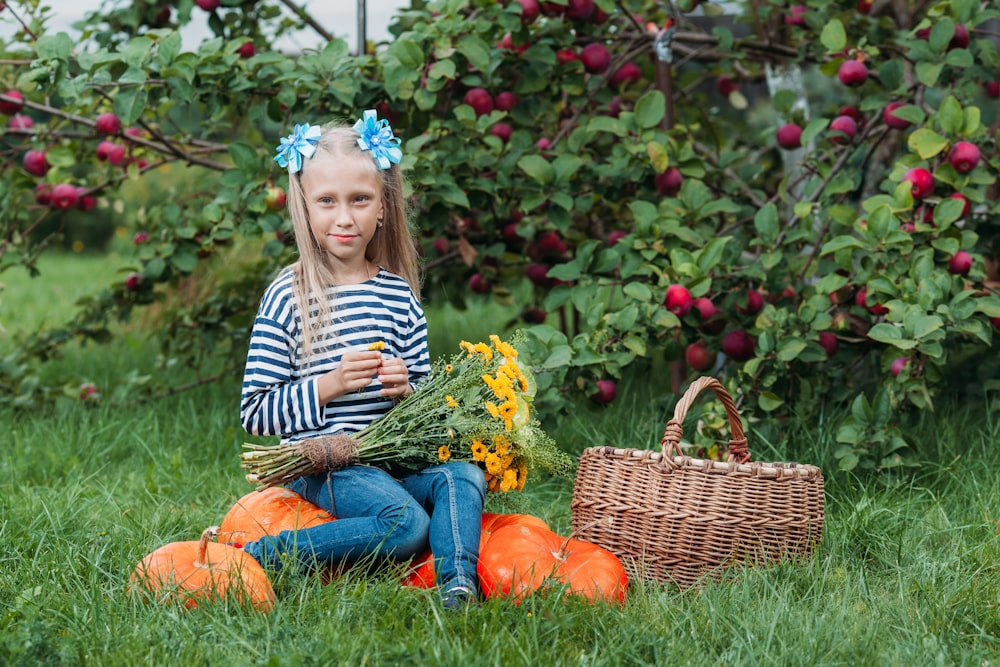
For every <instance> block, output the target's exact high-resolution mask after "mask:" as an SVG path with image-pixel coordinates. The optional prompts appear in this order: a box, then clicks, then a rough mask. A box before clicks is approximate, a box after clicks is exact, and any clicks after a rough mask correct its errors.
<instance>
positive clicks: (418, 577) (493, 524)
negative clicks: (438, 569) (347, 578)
mask: <svg viewBox="0 0 1000 667" xmlns="http://www.w3.org/2000/svg"><path fill="white" fill-rule="evenodd" d="M510 525H521V526H536V527H540V528H546V529H547V528H548V527H549V524H547V523H545V520H544V519H540V518H538V517H537V516H532V515H530V514H493V513H490V512H483V532H482V534H481V535H480V537H479V550H480V551H482V550H483V545H485V544H486V542H487V540H489V538H490V536H491V535H492V534H493V532H494V531H496V530H497V529H499V528H502V527H503V526H510ZM403 585H404V586H415V587H417V588H433V587H434V554H432V553H431V552H430V550H429V549H428V550H427V551H426V552H425V553H424V554H423V555H422V556H420V558H417V559H416V560H414V561H413V562H412V563H411V564H410V568H409V569H408V570H407V571H406V574H405V576H404V579H403Z"/></svg>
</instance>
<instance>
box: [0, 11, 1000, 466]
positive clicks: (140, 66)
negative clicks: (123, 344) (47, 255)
mask: <svg viewBox="0 0 1000 667" xmlns="http://www.w3.org/2000/svg"><path fill="white" fill-rule="evenodd" d="M15 9H16V10H17V11H18V12H20V13H19V14H18V18H17V20H18V21H23V25H24V29H23V30H22V31H21V33H20V34H19V38H18V40H16V41H15V42H12V43H10V44H5V45H2V48H3V50H4V54H3V56H2V57H3V58H4V63H6V64H5V65H4V68H5V69H4V70H3V72H2V74H0V81H2V85H3V87H4V90H7V91H8V92H7V93H5V94H3V95H2V97H0V102H2V103H3V108H0V111H2V112H3V113H6V114H7V115H8V116H10V123H9V124H8V129H7V130H6V131H5V132H4V137H3V145H2V146H0V156H2V158H0V159H3V161H4V170H5V173H7V174H9V175H10V177H9V178H6V179H5V180H4V183H3V185H0V199H2V200H3V208H4V210H5V211H13V212H14V213H13V214H12V215H9V216H5V219H4V222H3V225H4V230H3V231H4V238H5V242H4V245H3V247H2V249H0V269H2V268H3V267H5V266H10V265H13V264H25V265H28V266H31V265H33V262H34V258H36V257H37V256H38V253H39V252H42V251H43V250H44V248H45V244H46V243H47V242H48V241H47V239H44V238H43V239H39V238H38V237H37V235H32V234H31V233H30V232H31V230H32V225H36V224H37V221H38V220H41V219H43V218H45V217H48V216H59V215H60V214H61V211H65V210H66V209H68V208H71V207H73V206H79V205H81V204H80V201H81V196H87V195H89V196H91V197H94V198H95V199H96V201H97V202H99V203H100V206H99V207H98V209H97V210H98V211H100V209H101V207H106V206H113V205H114V203H115V202H116V201H117V198H118V197H119V194H118V193H119V192H120V190H121V188H122V186H123V185H124V184H126V183H128V182H131V181H135V180H141V179H146V178H155V177H156V174H157V173H160V172H162V171H163V170H168V169H172V168H178V167H179V166H181V165H186V166H187V168H188V169H191V170H196V172H197V173H198V174H200V175H199V177H198V181H197V182H198V185H197V186H196V187H193V188H191V190H190V191H185V192H182V193H177V196H176V197H171V198H168V199H166V200H164V201H162V202H156V203H153V204H150V205H147V206H145V207H144V208H143V210H142V215H141V216H137V218H136V221H135V227H136V230H135V231H136V233H137V236H136V242H137V243H136V254H135V270H134V271H133V272H131V273H129V274H128V275H127V276H126V277H125V278H124V280H123V281H122V282H121V283H120V284H118V285H112V286H110V287H109V289H108V290H107V291H106V292H105V293H103V294H101V295H99V296H96V297H94V298H93V299H91V300H89V301H88V302H86V303H84V304H82V306H81V310H80V312H79V313H78V314H77V316H76V317H75V318H74V319H73V320H72V321H71V322H69V323H68V324H67V326H66V327H63V328H60V329H57V330H53V331H47V332H42V333H40V334H39V335H37V336H34V337H32V339H31V340H30V341H26V344H25V345H24V346H23V352H22V353H21V356H20V357H19V358H18V359H15V360H11V362H10V363H8V364H7V366H6V367H5V368H6V370H4V371H2V373H3V377H2V382H3V383H4V384H5V385H7V386H8V387H10V388H11V390H12V391H11V393H10V395H12V396H17V397H19V398H18V399H17V400H21V401H22V402H25V403H29V402H30V401H31V400H32V397H33V396H34V395H36V394H37V393H38V392H41V391H43V389H42V388H39V387H38V386H37V385H36V384H34V383H33V382H32V381H31V380H30V378H32V377H33V375H32V373H31V370H30V369H31V359H44V358H46V357H47V356H50V355H52V354H54V353H56V352H57V350H58V348H59V346H61V345H62V344H64V343H65V342H66V341H68V340H72V339H74V338H78V337H84V338H95V339H104V338H107V336H108V335H109V334H108V331H109V328H108V325H109V323H110V322H113V321H115V320H117V319H120V318H124V317H127V316H128V315H129V313H130V312H131V311H132V310H133V309H134V308H136V307H137V306H142V305H146V304H149V303H153V302H157V301H160V300H162V299H163V298H164V295H165V294H167V293H169V291H170V290H171V288H172V287H176V286H177V285H178V283H179V282H181V281H183V280H185V279H186V277H188V276H191V275H192V274H196V273H197V272H198V271H199V270H201V268H200V267H202V266H206V265H209V266H210V263H211V262H212V261H214V260H213V258H214V257H217V256H218V255H219V254H223V253H224V252H225V251H226V247H227V244H230V243H233V242H234V240H238V241H239V242H241V243H247V244H249V245H250V247H253V248H255V249H256V250H257V254H256V255H255V256H254V257H252V258H251V259H249V260H248V259H244V260H243V261H242V262H241V263H240V267H241V270H238V271H235V272H232V271H230V272H228V273H229V276H228V278H227V279H221V278H220V279H219V280H218V282H217V284H215V285H214V286H213V289H212V290H211V291H210V294H209V296H208V297H207V298H205V299H203V300H201V301H199V302H198V303H196V304H187V305H183V306H181V307H179V308H178V310H177V312H176V313H174V315H173V317H172V318H171V325H170V326H169V327H166V330H165V331H164V335H163V343H162V344H163V350H164V356H165V357H167V358H172V359H179V360H182V361H183V362H185V363H187V364H188V365H189V366H191V367H192V368H197V367H199V365H200V363H201V361H202V360H203V358H204V356H205V355H212V356H213V357H223V358H227V359H229V362H230V367H234V366H238V365H239V364H241V363H242V358H241V357H240V355H239V354H236V353H235V352H238V351H239V349H240V344H241V342H242V341H243V340H245V337H246V330H247V327H248V323H249V318H250V317H251V316H252V313H253V310H254V308H255V305H256V299H257V298H258V297H259V293H260V290H261V289H262V286H263V283H264V282H266V278H267V276H268V275H269V274H270V271H271V270H273V269H274V268H276V267H277V266H280V265H282V264H285V263H288V262H289V261H292V260H293V259H294V256H293V249H292V247H291V245H290V242H289V241H290V237H289V234H290V229H289V226H288V224H287V222H286V220H285V216H284V215H283V214H282V212H281V210H280V208H281V199H282V195H283V192H282V189H283V187H284V179H285V178H286V175H285V174H283V173H281V172H280V170H278V169H277V168H276V167H275V165H273V164H272V163H271V161H270V155H271V153H272V150H273V145H274V144H275V143H276V138H277V137H279V136H283V135H284V134H286V133H287V131H288V128H289V126H290V124H292V123H296V122H306V121H308V122H322V121H324V120H326V119H328V118H332V117H339V118H345V119H346V118H353V117H355V116H357V115H358V112H359V110H361V109H365V108H376V109H378V110H379V111H380V114H382V115H384V116H387V117H389V119H390V121H391V122H392V124H393V127H394V128H395V129H396V131H397V133H398V134H399V135H400V136H401V137H402V138H403V140H404V146H403V149H404V155H405V158H404V167H405V169H406V173H407V176H408V179H409V183H410V187H411V189H412V203H413V214H414V216H413V219H414V223H415V224H416V225H417V226H418V227H419V229H420V231H421V240H422V243H423V245H424V252H425V257H426V260H427V269H428V282H427V290H426V291H427V294H426V299H427V300H428V301H433V300H434V299H440V298H445V297H447V298H451V299H454V300H456V301H459V302H464V301H466V300H468V299H477V298H478V299H481V298H500V299H504V300H506V301H508V302H509V301H516V302H518V307H519V308H520V311H521V319H522V320H523V323H524V325H525V326H526V329H527V331H528V332H529V334H530V336H529V340H530V349H529V350H528V352H529V353H530V355H531V357H532V359H533V362H534V363H535V364H536V366H537V367H538V368H539V370H540V373H539V377H540V388H539V389H540V396H539V400H540V401H542V402H544V403H545V404H546V405H547V406H549V407H550V408H553V409H558V408H560V407H562V406H565V405H566V404H567V401H569V400H570V399H571V398H572V397H573V396H574V395H575V394H580V393H582V394H583V395H585V396H592V397H593V398H594V400H595V401H598V402H603V403H607V402H610V401H613V399H614V396H615V391H614V388H615V381H616V380H617V379H618V378H620V377H622V375H623V374H624V373H626V372H629V370H630V369H632V370H635V369H643V368H654V367H658V364H664V363H669V367H670V372H671V374H672V375H671V377H670V381H669V384H670V385H671V386H672V388H673V389H675V390H676V389H678V388H679V387H680V385H681V384H682V383H683V382H685V381H686V380H687V379H689V378H690V377H691V376H693V375H694V374H701V373H714V374H718V375H721V376H724V377H725V378H726V381H727V384H729V386H730V388H731V390H732V391H733V393H734V395H738V396H739V397H740V402H741V406H742V408H743V409H744V410H745V411H751V412H752V413H753V414H755V415H756V416H758V417H761V418H763V417H765V416H769V417H773V418H786V417H788V416H791V415H796V416H805V417H806V418H808V417H809V415H810V411H811V410H813V409H815V407H816V406H817V405H820V404H822V403H823V401H824V400H845V401H847V400H850V401H853V410H852V411H851V415H850V417H849V418H848V419H847V420H846V421H845V423H844V424H842V425H841V426H840V430H839V433H838V438H839V439H840V440H841V442H842V443H843V447H842V448H841V450H840V451H839V452H838V455H839V456H840V461H841V467H842V468H844V469H853V468H855V467H858V466H862V467H866V468H876V467H879V468H881V467H891V466H895V465H900V464H903V463H905V462H906V455H905V454H906V442H905V439H904V438H903V437H902V435H901V433H900V431H899V429H898V426H896V424H898V421H897V419H896V418H895V416H896V415H899V414H901V413H902V412H904V411H905V410H907V409H908V408H917V409H926V408H929V407H931V406H932V405H933V396H934V394H935V392H936V391H937V390H938V389H939V388H940V386H941V385H942V380H943V378H945V377H946V376H947V375H948V374H949V372H951V371H952V369H954V368H955V367H956V365H957V364H958V363H959V362H960V361H962V360H964V359H968V358H970V357H974V358H980V359H989V360H992V361H993V362H994V364H993V365H994V366H995V360H996V352H995V349H994V348H992V347H991V345H992V340H993V335H994V331H995V329H996V328H997V327H998V326H1000V319H998V318H1000V298H998V295H997V291H996V288H997V285H998V284H1000V283H998V277H997V252H998V251H997V249H996V246H995V240H994V239H995V237H996V236H997V219H998V218H997V205H996V203H995V202H996V190H997V185H996V175H997V170H998V168H1000V157H998V155H997V129H998V124H1000V120H998V114H997V102H996V99H997V97H998V96H1000V55H998V50H997V39H996V34H997V33H996V30H995V29H994V28H992V27H991V26H993V25H995V24H996V22H997V20H998V16H997V12H996V11H995V10H993V9H992V7H991V3H988V2H976V1H973V0H942V1H941V2H937V3H919V2H914V1H909V0H904V1H901V2H892V3H890V2H886V1H884V0H876V1H875V2H873V3H868V2H866V1H861V2H856V1H855V0H851V1H849V2H848V1H831V0H806V1H805V2H802V3H801V4H794V5H792V4H786V3H783V2H771V3H764V2H756V1H754V2H730V3H725V5H714V4H710V3H699V2H697V0H686V1H680V2H652V1H649V0H550V1H546V2H538V1H536V0H503V1H500V2H498V1H496V0H439V1H436V2H423V1H422V0H413V1H412V2H411V6H410V8H408V9H406V10H404V11H402V12H401V13H400V14H399V15H398V17H397V18H396V20H395V23H394V24H393V26H392V32H393V35H394V39H393V40H392V41H390V42H389V43H387V44H382V45H378V47H377V48H374V49H372V50H370V51H369V52H368V53H364V54H355V55H352V54H351V53H350V52H349V49H348V47H347V45H346V44H345V43H344V42H343V41H341V40H338V39H335V38H333V37H332V36H331V35H330V34H329V33H328V32H327V31H326V30H325V29H323V28H322V27H321V26H319V25H318V24H317V22H316V21H315V20H314V19H313V18H312V17H311V16H310V15H309V14H308V12H307V11H305V10H304V9H303V8H301V7H299V6H297V5H295V4H293V3H291V2H281V3H272V2H266V1H254V0H215V1H211V2H210V1H208V0H199V2H197V3H195V4H192V3H190V2H189V1H188V0H178V2H176V3H162V2H161V3H129V4H126V3H117V4H116V3H111V5H110V8H106V9H104V10H102V13H100V14H99V15H95V16H93V17H91V20H89V21H88V22H87V25H86V27H85V30H84V37H85V39H84V40H83V42H82V43H77V42H76V41H74V40H73V39H71V38H70V37H68V36H67V35H63V34H56V35H51V34H47V33H46V31H45V20H44V18H45V17H44V12H43V10H42V9H41V8H40V7H39V6H38V5H37V4H36V3H34V2H23V3H8V7H7V11H10V12H13V11H15ZM724 12H725V13H724ZM188 21H207V22H208V25H209V26H210V28H211V30H212V31H213V33H214V34H215V35H216V37H215V38H214V39H211V40H208V41H206V42H204V43H202V44H200V45H198V47H197V49H196V50H194V51H185V50H184V49H182V48H181V47H182V43H181V40H180V37H179V36H178V34H177V32H176V27H177V26H178V24H183V23H185V22H188ZM302 28H305V29H307V30H312V31H313V32H314V33H315V34H317V35H319V37H320V38H321V39H320V42H321V46H320V47H319V48H316V49H311V50H305V51H303V52H302V53H295V54H290V53H281V52H279V51H277V50H275V49H274V48H273V47H272V45H273V43H274V40H275V39H277V38H278V37H280V36H281V35H283V34H286V33H288V32H289V31H292V30H296V29H302ZM248 45H249V46H248ZM109 114H110V115H112V116H114V119H115V121H117V122H116V123H112V122H111V120H110V118H109ZM19 117H20V118H24V117H28V118H30V119H31V123H30V124H29V125H28V126H27V127H24V125H25V124H26V123H25V122H24V121H23V120H21V121H18V122H15V120H14V119H16V118H19ZM102 119H104V120H102ZM62 186H65V187H62ZM69 188H72V189H73V194H74V195H75V197H73V196H71V195H70V191H69ZM57 190H58V192H57ZM206 263H208V264H206ZM217 273H218V272H215V271H212V272H211V275H217ZM218 275H221V274H218ZM455 285H461V286H463V289H460V290H457V289H455V287H454V286H455ZM441 286H447V287H448V289H438V288H439V287H441ZM980 366H988V364H980Z"/></svg>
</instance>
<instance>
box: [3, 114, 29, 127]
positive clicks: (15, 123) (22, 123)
mask: <svg viewBox="0 0 1000 667" xmlns="http://www.w3.org/2000/svg"><path fill="white" fill-rule="evenodd" d="M34 126H35V121H34V120H32V118H31V116H25V115H24V114H20V113H16V114H14V115H13V116H11V117H10V120H9V121H7V127H9V128H10V129H12V130H30V129H31V128H32V127H34Z"/></svg>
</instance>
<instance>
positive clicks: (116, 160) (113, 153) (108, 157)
mask: <svg viewBox="0 0 1000 667" xmlns="http://www.w3.org/2000/svg"><path fill="white" fill-rule="evenodd" d="M96 152H97V159H98V160H100V161H101V162H107V163H108V164H113V165H118V164H121V163H122V162H124V161H125V147H124V146H120V145H118V144H116V143H115V142H113V141H102V142H101V143H99V144H97V151H96Z"/></svg>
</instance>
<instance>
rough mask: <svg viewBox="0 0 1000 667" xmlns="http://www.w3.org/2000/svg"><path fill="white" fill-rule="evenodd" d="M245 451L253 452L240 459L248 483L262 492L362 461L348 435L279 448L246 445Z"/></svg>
mask: <svg viewBox="0 0 1000 667" xmlns="http://www.w3.org/2000/svg"><path fill="white" fill-rule="evenodd" d="M243 447H244V448H246V449H249V450H250V451H248V452H244V453H243V455H242V456H241V457H240V465H241V466H242V467H243V469H244V470H246V471H247V476H246V477H247V481H248V482H250V483H252V484H259V485H260V487H261V488H262V489H264V488H267V487H271V486H278V485H281V484H287V483H288V482H290V481H292V480H293V479H296V478H298V477H302V476H303V475H317V474H320V473H324V472H327V471H329V470H337V469H339V468H344V467H346V466H349V465H353V464H355V463H358V462H359V461H360V459H359V457H358V441H357V440H356V439H354V438H352V437H350V436H348V435H321V436H317V437H315V438H307V439H305V440H299V441H297V442H290V443H286V444H282V445H278V446H266V445H255V444H253V443H244V444H243Z"/></svg>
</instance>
